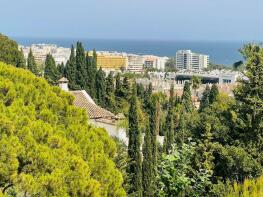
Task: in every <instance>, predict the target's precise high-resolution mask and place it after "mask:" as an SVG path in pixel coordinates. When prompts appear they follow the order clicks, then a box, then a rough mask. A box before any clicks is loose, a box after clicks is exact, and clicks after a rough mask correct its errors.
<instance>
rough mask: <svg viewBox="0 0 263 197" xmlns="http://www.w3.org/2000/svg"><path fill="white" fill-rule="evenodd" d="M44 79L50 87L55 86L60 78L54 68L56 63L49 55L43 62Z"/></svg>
mask: <svg viewBox="0 0 263 197" xmlns="http://www.w3.org/2000/svg"><path fill="white" fill-rule="evenodd" d="M44 77H45V79H46V80H47V81H48V82H49V83H50V84H52V85H54V84H56V83H57V81H58V79H59V77H60V76H59V72H58V69H57V67H56V62H55V60H54V58H53V57H52V55H51V54H47V57H46V60H45V71H44Z"/></svg>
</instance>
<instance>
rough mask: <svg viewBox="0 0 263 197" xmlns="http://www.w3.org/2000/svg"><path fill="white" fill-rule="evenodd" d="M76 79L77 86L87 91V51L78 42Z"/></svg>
mask: <svg viewBox="0 0 263 197" xmlns="http://www.w3.org/2000/svg"><path fill="white" fill-rule="evenodd" d="M75 79H76V84H77V85H78V86H79V87H80V88H82V89H85V90H87V83H86V80H87V70H86V56H85V50H84V48H83V46H82V43H81V42H77V47H76V78H75ZM87 91H88V90H87Z"/></svg>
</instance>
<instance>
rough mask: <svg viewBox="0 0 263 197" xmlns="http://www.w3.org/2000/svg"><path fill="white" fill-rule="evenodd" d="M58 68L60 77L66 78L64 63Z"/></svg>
mask: <svg viewBox="0 0 263 197" xmlns="http://www.w3.org/2000/svg"><path fill="white" fill-rule="evenodd" d="M57 68H58V72H59V74H60V76H61V77H65V66H64V63H63V62H61V64H58V65H57Z"/></svg>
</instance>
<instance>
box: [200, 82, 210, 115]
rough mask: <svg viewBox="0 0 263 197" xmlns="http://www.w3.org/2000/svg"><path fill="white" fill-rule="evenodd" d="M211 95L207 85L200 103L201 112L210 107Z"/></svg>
mask: <svg viewBox="0 0 263 197" xmlns="http://www.w3.org/2000/svg"><path fill="white" fill-rule="evenodd" d="M209 95H210V87H209V86H208V85H206V87H205V90H204V92H203V96H202V99H201V102H200V108H199V111H200V112H201V111H203V110H204V109H205V108H206V107H208V106H209Z"/></svg>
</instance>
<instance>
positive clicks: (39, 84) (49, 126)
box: [0, 63, 125, 196]
mask: <svg viewBox="0 0 263 197" xmlns="http://www.w3.org/2000/svg"><path fill="white" fill-rule="evenodd" d="M72 101H73V97H72V96H71V95H69V94H67V93H65V92H63V91H61V90H60V89H59V88H57V87H52V86H50V85H48V83H47V82H46V81H45V80H44V79H41V78H37V77H36V76H35V75H33V74H31V73H30V72H28V71H24V70H23V69H17V68H14V67H13V66H10V65H6V64H4V63H0V189H1V192H2V193H4V194H6V195H7V194H9V195H11V194H12V195H13V196H16V195H20V194H23V196H125V192H124V190H123V188H122V183H123V179H122V175H121V173H120V172H119V171H118V170H117V169H116V167H115V164H114V162H113V158H114V156H115V152H116V146H115V143H114V141H113V140H112V139H110V138H109V136H108V135H107V133H106V132H105V130H103V129H97V128H93V127H91V126H90V125H88V122H87V121H88V120H87V116H86V114H85V112H84V111H82V110H80V109H77V108H75V107H74V106H73V105H72Z"/></svg>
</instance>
